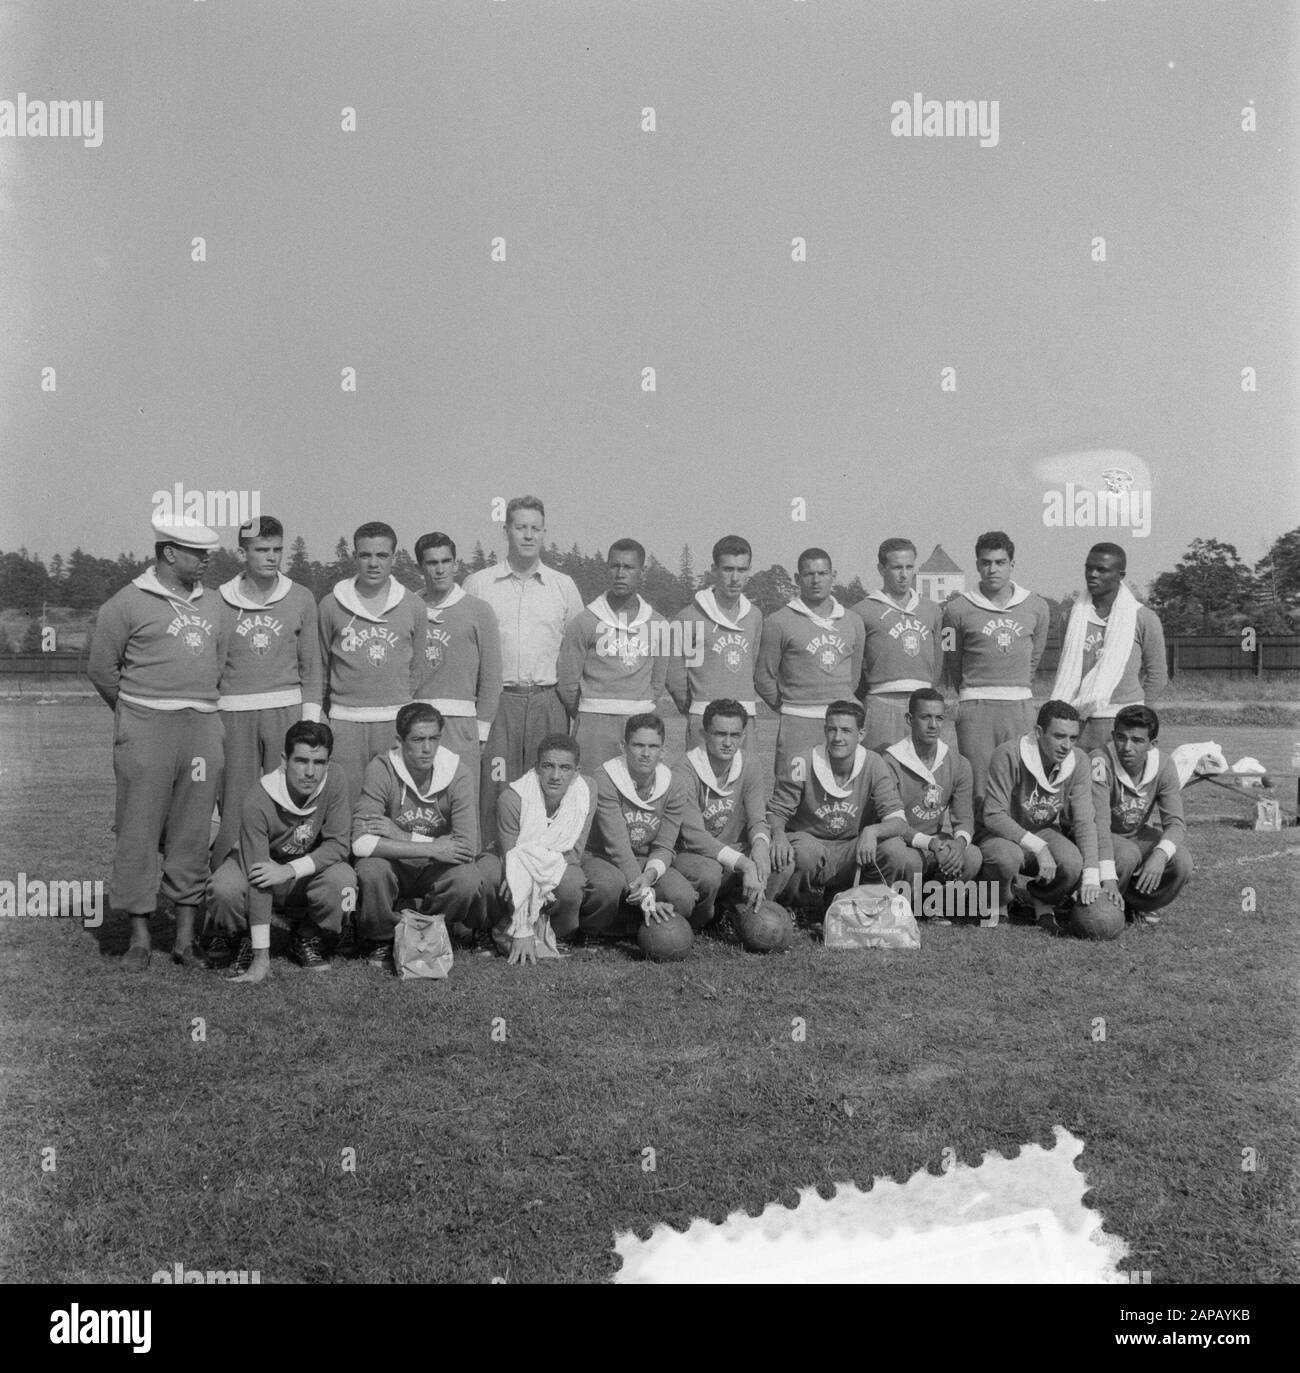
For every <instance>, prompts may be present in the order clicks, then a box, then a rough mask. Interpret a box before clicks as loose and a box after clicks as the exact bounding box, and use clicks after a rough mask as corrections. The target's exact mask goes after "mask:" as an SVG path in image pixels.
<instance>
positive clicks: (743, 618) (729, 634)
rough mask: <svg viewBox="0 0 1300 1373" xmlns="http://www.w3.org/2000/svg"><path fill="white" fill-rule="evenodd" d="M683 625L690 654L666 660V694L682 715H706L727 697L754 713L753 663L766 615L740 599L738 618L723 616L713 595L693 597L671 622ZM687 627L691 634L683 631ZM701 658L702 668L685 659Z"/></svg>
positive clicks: (705, 593)
mask: <svg viewBox="0 0 1300 1373" xmlns="http://www.w3.org/2000/svg"><path fill="white" fill-rule="evenodd" d="M673 622H674V623H678V624H681V625H682V626H683V627H684V628H683V630H682V645H683V647H684V649H686V650H688V652H685V653H683V654H682V655H681V656H678V655H677V654H674V655H673V657H672V658H670V659H669V660H668V683H667V685H668V694H669V695H670V696H671V697H672V698H673V700H674V701H675V702H676V704H677V708H678V710H680V711H681V712H682V714H683V715H688V714H689V715H703V714H704V707H705V706H707V705H708V704H709V702H710V701H714V700H718V699H719V698H722V697H729V698H730V699H731V700H733V701H739V702H740V704H741V705H743V706H744V707H745V709H746V710H748V711H749V713H750V715H751V716H752V715H753V714H754V713H755V703H756V698H755V695H754V658H755V655H756V654H757V652H758V642H759V638H760V636H761V635H762V632H763V612H762V611H761V610H759V608H758V607H757V606H756V605H752V604H751V603H750V601H749V598H748V597H747V596H743V595H742V596H741V598H740V601H739V603H738V604H737V606H736V612H735V615H734V616H728V615H726V614H724V613H723V612H722V611H721V610H720V609H719V608H718V603H717V601H716V600H715V599H714V593H713V589H712V588H711V587H706V588H705V589H704V590H702V591H697V592H696V593H695V599H694V600H693V601H691V603H690V604H689V605H686V606H683V607H682V608H681V610H679V611H678V612H677V614H676V615H674V616H673ZM687 626H689V630H688V629H687V628H685V627H687ZM701 655H702V656H703V661H702V662H701V663H700V665H699V666H698V667H695V666H692V665H691V664H689V663H688V662H687V657H688V656H690V657H698V656H701Z"/></svg>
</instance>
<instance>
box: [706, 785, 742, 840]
mask: <svg viewBox="0 0 1300 1373" xmlns="http://www.w3.org/2000/svg"><path fill="white" fill-rule="evenodd" d="M735 809H736V798H735V796H734V795H732V796H715V797H714V798H713V800H712V801H710V802H709V804H708V805H707V806H703V807H701V809H700V815H701V816H702V817H703V819H704V828H705V829H706V830H708V832H709V833H710V834H711V835H713V837H714V838H715V839H716V838H717V837H718V835H719V834H721V833H722V831H723V830H724V829H725V828H726V825H727V821H728V820H730V819H731V813H732V811H734V810H735Z"/></svg>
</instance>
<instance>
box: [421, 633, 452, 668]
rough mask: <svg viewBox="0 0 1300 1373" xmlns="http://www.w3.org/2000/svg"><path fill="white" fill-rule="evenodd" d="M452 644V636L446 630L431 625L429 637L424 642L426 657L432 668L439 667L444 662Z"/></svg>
mask: <svg viewBox="0 0 1300 1373" xmlns="http://www.w3.org/2000/svg"><path fill="white" fill-rule="evenodd" d="M450 643H451V635H450V634H448V633H447V631H446V630H445V629H439V628H438V626H437V625H435V624H432V623H430V625H429V637H428V638H427V639H425V641H424V657H425V660H426V661H427V662H428V664H429V666H430V667H437V666H438V665H439V664H440V663H441V662H442V659H443V655H444V654H445V652H446V650H447V645H448V644H450Z"/></svg>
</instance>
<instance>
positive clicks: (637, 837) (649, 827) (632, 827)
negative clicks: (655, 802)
mask: <svg viewBox="0 0 1300 1373" xmlns="http://www.w3.org/2000/svg"><path fill="white" fill-rule="evenodd" d="M623 818H624V819H625V820H626V821H627V837H628V839H630V840H631V842H632V847H633V848H634V849H637V848H640V847H642V846H643V845H645V844H648V843H650V841H651V840H652V839H653V838H654V837H655V835H656V834H658V833H659V816H658V815H657V814H656V813H655V812H654V811H652V810H625V811H624V812H623Z"/></svg>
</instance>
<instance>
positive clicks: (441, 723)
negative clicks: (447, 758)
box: [397, 701, 447, 739]
mask: <svg viewBox="0 0 1300 1373" xmlns="http://www.w3.org/2000/svg"><path fill="white" fill-rule="evenodd" d="M446 723H447V722H446V721H445V720H444V719H443V718H442V711H440V710H439V709H438V707H437V706H431V705H430V704H429V703H428V701H411V702H410V703H409V704H407V705H404V706H403V707H402V708H401V710H399V711H398V712H397V737H398V738H399V739H405V738H406V737H407V735H409V734H410V732H411V731H412V730H413V729H414V728H415V727H416V725H427V724H434V725H437V726H438V729H439V730H441V729H443V728H444V727H445V725H446Z"/></svg>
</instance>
